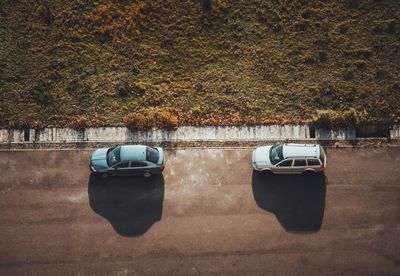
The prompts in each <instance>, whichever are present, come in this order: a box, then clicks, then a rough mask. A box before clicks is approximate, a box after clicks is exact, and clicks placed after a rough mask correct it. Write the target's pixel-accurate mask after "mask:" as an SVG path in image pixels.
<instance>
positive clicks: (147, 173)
mask: <svg viewBox="0 0 400 276" xmlns="http://www.w3.org/2000/svg"><path fill="white" fill-rule="evenodd" d="M151 176H152V174H151V172H144V173H143V177H144V178H150V177H151Z"/></svg>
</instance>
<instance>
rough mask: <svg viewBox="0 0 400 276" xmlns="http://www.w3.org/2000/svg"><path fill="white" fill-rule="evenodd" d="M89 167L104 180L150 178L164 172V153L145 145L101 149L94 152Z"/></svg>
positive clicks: (159, 149) (161, 150)
mask: <svg viewBox="0 0 400 276" xmlns="http://www.w3.org/2000/svg"><path fill="white" fill-rule="evenodd" d="M89 167H90V170H91V171H92V172H93V173H95V174H98V175H100V176H101V177H102V178H106V177H108V176H110V175H120V176H123V175H143V176H144V177H146V178H148V177H151V176H152V175H153V174H161V173H162V171H163V170H164V167H165V158H164V151H163V149H162V148H159V147H149V146H144V145H123V146H120V145H117V146H115V147H112V148H101V149H98V150H96V151H95V152H93V154H92V156H91V157H90V160H89Z"/></svg>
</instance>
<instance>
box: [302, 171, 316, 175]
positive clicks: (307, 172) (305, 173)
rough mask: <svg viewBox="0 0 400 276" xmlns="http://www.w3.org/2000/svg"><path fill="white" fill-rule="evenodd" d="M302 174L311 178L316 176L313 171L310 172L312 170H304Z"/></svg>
mask: <svg viewBox="0 0 400 276" xmlns="http://www.w3.org/2000/svg"><path fill="white" fill-rule="evenodd" d="M303 174H304V175H307V176H312V175H316V172H315V171H312V170H305V171H304V172H303Z"/></svg>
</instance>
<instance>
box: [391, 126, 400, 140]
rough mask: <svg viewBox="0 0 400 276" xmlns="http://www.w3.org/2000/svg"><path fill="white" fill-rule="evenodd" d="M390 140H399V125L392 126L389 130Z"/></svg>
mask: <svg viewBox="0 0 400 276" xmlns="http://www.w3.org/2000/svg"><path fill="white" fill-rule="evenodd" d="M390 138H392V139H395V138H400V125H394V126H393V127H392V129H391V130H390Z"/></svg>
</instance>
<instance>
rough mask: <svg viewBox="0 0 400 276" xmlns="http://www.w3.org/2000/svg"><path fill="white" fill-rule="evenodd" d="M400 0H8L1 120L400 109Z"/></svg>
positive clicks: (272, 118)
mask: <svg viewBox="0 0 400 276" xmlns="http://www.w3.org/2000/svg"><path fill="white" fill-rule="evenodd" d="M399 18H400V1H398V0H319V1H318V0H315V1H306V0H282V1H278V0H270V1H267V0H215V1H207V0H191V1H190V0H170V1H168V0H148V1H135V0H97V1H94V0H74V1H70V0H68V1H67V0H51V1H50V0H48V1H43V0H42V1H40V0H39V1H38V0H1V9H0V93H1V100H0V127H44V126H72V127H83V126H105V125H109V126H116V125H128V126H131V127H138V128H146V127H149V126H158V127H176V126H177V125H237V124H270V123H304V122H307V121H308V120H309V119H311V118H312V117H313V116H315V114H317V110H329V111H327V113H324V114H329V112H347V111H348V110H350V109H351V110H353V111H352V112H353V113H354V112H359V113H360V114H363V117H364V119H365V120H367V121H370V122H371V121H386V122H387V121H389V122H394V121H396V120H399V119H400V107H399V104H400V73H399V72H400V21H399Z"/></svg>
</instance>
